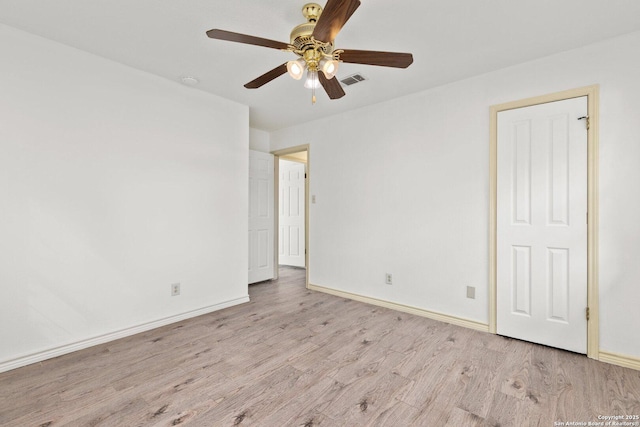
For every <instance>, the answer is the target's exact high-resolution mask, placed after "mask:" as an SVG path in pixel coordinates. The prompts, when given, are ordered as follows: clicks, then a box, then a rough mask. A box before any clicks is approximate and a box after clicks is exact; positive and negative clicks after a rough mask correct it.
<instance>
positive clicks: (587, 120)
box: [578, 116, 591, 130]
mask: <svg viewBox="0 0 640 427" xmlns="http://www.w3.org/2000/svg"><path fill="white" fill-rule="evenodd" d="M578 120H584V121H585V123H586V124H587V130H589V127H590V126H591V123H590V122H589V116H582V117H578Z"/></svg>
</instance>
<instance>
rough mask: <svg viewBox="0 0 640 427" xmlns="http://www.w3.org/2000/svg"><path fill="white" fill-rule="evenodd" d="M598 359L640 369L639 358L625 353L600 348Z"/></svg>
mask: <svg viewBox="0 0 640 427" xmlns="http://www.w3.org/2000/svg"><path fill="white" fill-rule="evenodd" d="M598 360H600V361H601V362H606V363H611V364H612V365H618V366H622V367H625V368H631V369H637V370H639V371H640V358H638V357H633V356H627V355H626V354H617V353H611V352H608V351H602V350H600V355H599V357H598Z"/></svg>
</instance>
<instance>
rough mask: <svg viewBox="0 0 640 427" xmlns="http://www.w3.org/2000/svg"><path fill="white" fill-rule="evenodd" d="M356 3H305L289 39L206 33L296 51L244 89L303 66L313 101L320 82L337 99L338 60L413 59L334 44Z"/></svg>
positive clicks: (387, 63)
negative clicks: (301, 15) (295, 57)
mask: <svg viewBox="0 0 640 427" xmlns="http://www.w3.org/2000/svg"><path fill="white" fill-rule="evenodd" d="M359 6H360V0H328V1H327V4H326V5H325V7H324V10H323V9H322V7H320V5H319V4H317V3H308V4H305V5H304V7H303V8H302V14H303V16H304V17H305V18H306V19H307V22H306V23H304V24H300V25H298V26H297V27H295V28H294V29H293V30H292V31H291V42H290V43H283V42H279V41H275V40H269V39H264V38H261V37H255V36H249V35H246V34H240V33H234V32H231V31H225V30H219V29H213V30H209V31H207V36H209V37H210V38H212V39H218V40H226V41H232V42H237V43H245V44H251V45H256V46H264V47H269V48H272V49H280V50H284V51H287V52H293V53H295V54H296V55H298V59H296V60H292V61H288V62H286V63H284V64H282V65H279V66H277V67H276V68H274V69H273V70H271V71H267V72H266V73H264V74H263V75H261V76H260V77H258V78H256V79H254V80H252V81H250V82H249V83H247V84H245V85H244V87H246V88H247V89H256V88H259V87H261V86H263V85H265V84H267V83H269V82H270V81H272V80H274V79H275V78H277V77H280V76H281V75H283V74H285V73H287V72H288V73H289V75H290V76H291V77H293V78H294V79H296V80H300V79H301V78H302V76H303V75H304V72H305V70H306V72H307V79H306V81H305V87H307V88H310V89H312V96H311V102H312V103H315V102H316V97H315V88H317V87H319V86H320V85H322V87H323V88H324V90H325V91H326V92H327V95H329V98H330V99H338V98H342V97H343V96H344V95H345V92H344V90H343V89H342V86H341V85H340V83H339V82H338V80H337V79H336V78H334V77H335V75H336V72H337V71H338V65H339V63H340V62H348V63H353V64H365V65H379V66H383V67H395V68H407V67H408V66H409V65H411V63H412V62H413V56H412V55H411V54H410V53H398V52H380V51H372V50H354V49H336V48H335V46H334V39H335V38H336V35H337V34H338V32H339V31H340V30H341V29H342V27H343V26H344V24H345V23H346V22H347V21H348V20H349V18H350V17H351V15H353V13H354V12H355V11H356V9H357V8H358V7H359Z"/></svg>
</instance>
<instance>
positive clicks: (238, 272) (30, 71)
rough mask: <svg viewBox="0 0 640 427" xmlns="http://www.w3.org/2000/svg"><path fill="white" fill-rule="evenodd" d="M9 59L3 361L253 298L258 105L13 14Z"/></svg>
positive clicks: (1, 190)
mask: <svg viewBox="0 0 640 427" xmlns="http://www.w3.org/2000/svg"><path fill="white" fill-rule="evenodd" d="M0 58H2V66H0V289H1V293H0V295H1V296H0V324H1V325H2V326H1V327H0V370H2V369H10V368H11V367H15V366H16V364H17V365H19V364H21V363H22V362H24V361H25V360H26V361H27V362H28V361H29V360H34V358H35V360H37V359H38V357H40V356H42V355H44V356H46V355H51V354H57V353H56V351H58V350H59V349H58V350H56V349H57V348H59V347H61V346H62V347H63V350H64V349H65V348H66V349H69V348H71V347H73V345H76V344H77V346H80V347H81V346H83V343H85V344H86V343H91V342H95V340H94V341H91V338H94V337H100V336H103V335H105V334H106V336H109V334H113V333H116V331H122V330H124V331H125V332H124V333H126V331H131V330H132V328H134V329H135V328H136V327H138V326H140V325H144V324H146V323H147V322H158V321H162V320H163V319H164V320H167V318H169V320H171V319H174V320H175V318H172V316H180V315H187V316H188V315H192V314H194V313H193V312H192V311H193V310H203V311H207V310H213V309H217V308H220V307H223V306H225V305H232V304H236V303H239V302H242V301H246V300H247V250H248V248H247V229H248V224H247V214H246V212H247V209H248V202H247V199H248V193H247V191H248V190H247V188H248V176H247V170H248V146H249V112H248V108H247V107H246V106H241V105H239V104H236V103H233V102H230V101H226V100H223V99H221V98H218V97H214V96H211V95H207V94H205V93H203V92H200V91H196V90H193V89H190V88H188V87H184V86H181V85H179V84H176V83H172V82H169V81H167V80H164V79H161V78H158V77H154V76H152V75H149V74H146V73H143V72H140V71H137V70H133V69H130V68H127V67H125V66H122V65H120V64H116V63H113V62H110V61H107V60H105V59H102V58H99V57H96V56H92V55H89V54H86V53H83V52H81V51H79V50H75V49H71V48H68V47H65V46H62V45H60V44H56V43H53V42H51V41H48V40H45V39H41V38H38V37H34V36H31V35H28V34H26V33H23V32H20V31H17V30H14V29H12V28H10V27H6V26H2V25H0ZM175 282H180V283H181V285H182V294H181V295H180V296H178V297H171V296H170V285H171V284H172V283H175ZM185 313H186V314H185ZM119 333H120V334H122V333H123V332H119ZM65 346H70V347H65ZM52 351H53V353H52ZM29 355H32V356H33V357H32V358H31V359H30V358H29V357H27V358H26V359H21V358H22V357H26V356H29ZM39 355H40V356H39Z"/></svg>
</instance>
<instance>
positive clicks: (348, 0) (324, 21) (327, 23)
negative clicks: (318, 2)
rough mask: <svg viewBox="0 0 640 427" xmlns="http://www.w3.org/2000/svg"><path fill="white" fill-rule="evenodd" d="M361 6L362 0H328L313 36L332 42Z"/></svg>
mask: <svg viewBox="0 0 640 427" xmlns="http://www.w3.org/2000/svg"><path fill="white" fill-rule="evenodd" d="M359 6H360V0H328V1H327V4H326V5H325V7H324V9H323V10H322V14H321V15H320V18H318V22H317V23H316V27H315V29H314V30H313V34H312V35H313V37H314V38H315V39H316V40H319V41H322V42H325V43H328V42H332V41H333V40H334V39H335V38H336V36H337V35H338V33H339V32H340V30H341V29H342V27H343V26H344V24H346V23H347V21H348V20H349V18H351V15H353V12H355V11H356V9H357V8H358V7H359Z"/></svg>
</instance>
